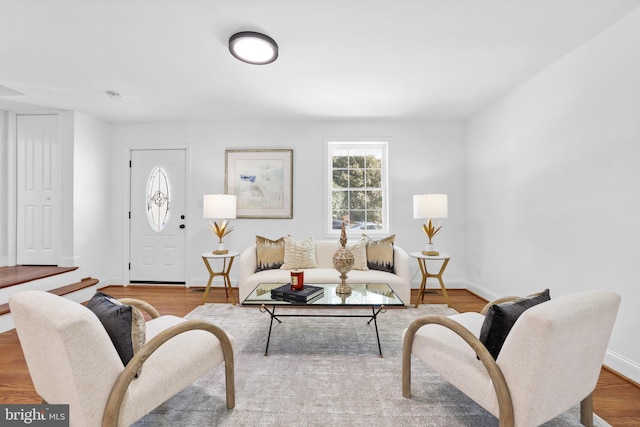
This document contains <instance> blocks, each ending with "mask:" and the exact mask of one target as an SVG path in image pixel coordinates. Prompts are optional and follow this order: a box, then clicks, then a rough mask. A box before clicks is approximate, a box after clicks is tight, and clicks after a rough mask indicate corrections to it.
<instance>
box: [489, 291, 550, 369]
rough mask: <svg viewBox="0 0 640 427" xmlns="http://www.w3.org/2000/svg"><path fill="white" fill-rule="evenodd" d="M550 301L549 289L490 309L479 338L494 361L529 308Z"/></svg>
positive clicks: (495, 305)
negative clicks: (513, 328) (515, 325)
mask: <svg viewBox="0 0 640 427" xmlns="http://www.w3.org/2000/svg"><path fill="white" fill-rule="evenodd" d="M549 299H550V297H549V289H545V290H544V291H543V292H540V293H537V294H532V295H529V296H526V297H524V298H519V299H517V300H514V301H509V302H505V303H502V304H494V305H492V306H491V307H489V310H487V314H486V316H485V319H484V322H483V323H482V329H481V330H480V337H479V338H480V342H482V343H483V344H484V346H485V347H486V348H487V350H489V353H491V355H492V356H493V358H494V359H497V358H498V354H499V353H500V350H501V349H502V345H503V344H504V341H505V339H507V335H509V331H511V328H512V327H513V325H514V324H515V323H516V320H518V317H520V315H521V314H522V313H524V312H525V310H527V309H528V308H531V307H533V306H535V305H537V304H540V303H542V302H545V301H549Z"/></svg>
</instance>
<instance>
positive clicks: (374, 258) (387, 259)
mask: <svg viewBox="0 0 640 427" xmlns="http://www.w3.org/2000/svg"><path fill="white" fill-rule="evenodd" d="M362 236H363V237H366V238H367V239H368V241H367V267H368V268H369V270H380V271H388V272H389V273H393V242H394V241H395V239H396V235H395V234H392V235H391V236H388V237H385V238H384V239H380V240H373V239H372V238H370V237H369V236H367V235H366V234H363V235H362Z"/></svg>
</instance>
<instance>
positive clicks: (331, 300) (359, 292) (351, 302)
mask: <svg viewBox="0 0 640 427" xmlns="http://www.w3.org/2000/svg"><path fill="white" fill-rule="evenodd" d="M283 285H285V283H260V284H259V285H258V286H256V288H255V289H254V290H253V292H251V294H249V296H248V297H247V298H246V299H245V300H244V301H243V302H242V305H246V306H252V305H254V306H258V307H260V311H261V312H263V313H269V316H270V317H271V322H270V323H269V335H268V337H267V346H266V348H265V350H264V355H265V356H267V355H268V353H269V341H270V340H271V330H272V328H273V321H274V320H276V321H277V322H278V323H282V321H281V320H280V318H282V317H365V318H368V319H369V321H368V322H367V325H368V324H370V323H371V322H372V321H373V324H374V326H375V329H376V339H377V340H378V352H379V356H380V357H382V347H381V345H380V335H379V334H378V321H377V318H378V314H380V313H384V312H386V311H387V307H393V306H398V307H403V306H404V302H402V300H401V299H400V298H399V297H398V295H396V293H395V292H394V291H393V289H391V287H389V285H387V284H386V283H362V284H349V287H350V288H351V293H350V294H348V295H342V294H336V288H337V287H338V284H335V283H331V284H328V283H320V284H318V283H307V284H305V286H317V287H321V288H323V294H322V295H321V296H318V297H316V298H314V299H312V300H311V301H308V302H290V301H283V300H281V299H273V298H272V297H271V290H272V289H275V288H278V287H280V286H283ZM276 307H278V308H285V307H296V308H298V307H312V308H324V307H327V308H329V307H331V308H358V307H361V308H365V307H370V308H371V314H357V313H352V314H348V310H345V311H344V312H342V313H341V314H333V313H328V312H327V313H322V314H318V313H309V314H305V313H300V312H298V313H296V314H291V313H286V309H285V310H281V311H278V314H276ZM283 311H284V313H283ZM328 311H329V310H328Z"/></svg>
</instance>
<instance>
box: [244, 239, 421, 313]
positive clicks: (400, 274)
mask: <svg viewBox="0 0 640 427" xmlns="http://www.w3.org/2000/svg"><path fill="white" fill-rule="evenodd" d="M314 243H315V252H316V263H317V264H318V268H307V269H304V270H303V271H304V282H305V283H339V282H340V273H338V271H336V269H335V268H333V254H334V253H335V251H336V249H337V248H338V242H337V241H335V240H316V241H314ZM256 266H257V256H256V245H255V244H254V245H251V246H250V247H248V248H247V249H245V250H244V251H243V252H242V253H241V254H240V278H239V281H238V289H239V295H240V301H241V302H242V301H244V300H245V299H246V298H247V297H248V296H249V294H250V293H251V291H253V290H254V289H255V288H256V286H258V284H259V283H277V282H282V283H288V282H290V281H291V270H281V269H274V270H263V271H259V272H257V273H256ZM393 268H394V272H393V273H389V272H386V271H379V270H368V271H362V270H351V271H350V272H349V273H348V274H347V276H348V278H347V283H387V284H388V285H389V286H390V287H391V289H393V290H394V292H395V293H396V295H398V296H399V297H400V299H401V300H402V302H403V303H404V304H405V305H409V304H410V296H411V273H410V269H409V254H407V252H406V251H405V250H404V249H401V248H399V247H398V246H396V245H394V249H393Z"/></svg>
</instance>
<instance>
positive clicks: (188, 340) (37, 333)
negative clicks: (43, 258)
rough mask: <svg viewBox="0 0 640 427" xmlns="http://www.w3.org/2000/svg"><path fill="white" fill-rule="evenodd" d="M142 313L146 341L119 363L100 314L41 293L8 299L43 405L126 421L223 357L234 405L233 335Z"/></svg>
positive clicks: (81, 417) (92, 418)
mask: <svg viewBox="0 0 640 427" xmlns="http://www.w3.org/2000/svg"><path fill="white" fill-rule="evenodd" d="M120 302H122V303H125V304H128V305H133V306H136V307H138V308H140V309H141V310H143V311H145V312H147V313H148V317H151V320H148V321H146V322H145V327H146V338H147V340H146V344H144V345H143V346H142V348H140V350H139V351H138V352H137V353H135V355H134V356H133V358H132V359H131V360H130V361H129V362H128V363H127V364H126V366H125V365H124V364H123V362H122V360H121V359H120V356H119V355H118V353H117V351H116V349H115V347H114V345H113V343H112V341H111V339H110V338H109V335H108V334H107V332H106V331H105V328H104V327H103V326H102V324H101V323H100V320H99V319H98V317H97V316H96V315H95V314H94V313H93V312H92V311H91V310H89V309H88V308H87V307H85V306H84V305H82V304H79V303H76V302H73V301H71V300H68V299H66V298H63V297H59V296H56V295H53V294H51V293H49V292H43V291H24V292H19V293H17V294H15V295H13V296H12V297H11V298H10V301H9V305H10V309H11V314H12V316H13V319H14V322H15V325H16V331H17V334H18V338H19V340H20V344H21V346H22V349H23V352H24V356H25V360H26V362H27V366H28V368H29V374H30V375H31V379H32V381H33V384H34V386H35V389H36V392H37V393H38V394H39V395H40V397H41V398H42V401H43V403H49V404H68V405H69V418H70V425H71V426H82V427H87V426H99V425H102V426H128V425H130V424H132V423H134V422H135V421H136V420H138V419H139V418H141V417H142V416H144V415H145V414H147V413H148V412H150V411H151V410H153V409H154V408H156V407H157V406H158V405H159V404H161V403H162V402H164V401H165V400H167V399H169V398H170V397H172V396H173V395H174V394H176V393H178V392H179V391H181V390H182V389H183V388H185V387H187V386H188V385H190V384H191V383H192V382H193V381H195V380H196V379H198V378H200V377H201V376H203V375H204V374H206V373H207V372H209V371H210V370H212V369H213V368H215V367H216V366H217V365H219V364H220V363H224V367H225V369H224V377H225V378H224V380H225V381H226V386H225V387H226V406H227V408H229V409H231V408H233V407H234V406H235V385H234V356H233V339H232V338H231V336H229V335H227V334H226V333H225V332H224V331H223V330H222V329H220V328H219V327H217V326H215V325H213V324H211V323H209V322H205V321H201V320H185V319H183V318H180V317H176V316H170V315H165V316H160V315H159V314H158V312H157V311H156V310H155V308H153V307H152V306H150V305H149V304H147V303H145V302H143V301H140V300H135V299H123V300H120Z"/></svg>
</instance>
